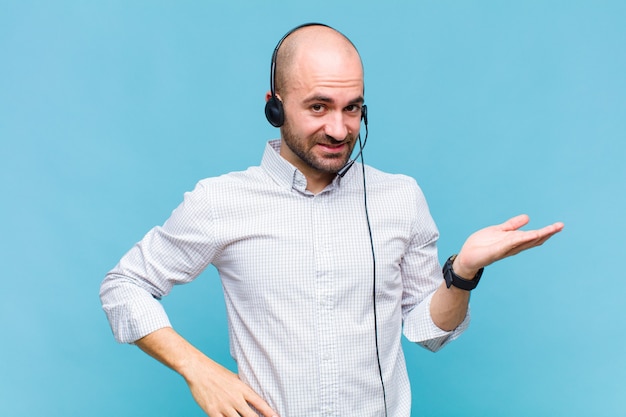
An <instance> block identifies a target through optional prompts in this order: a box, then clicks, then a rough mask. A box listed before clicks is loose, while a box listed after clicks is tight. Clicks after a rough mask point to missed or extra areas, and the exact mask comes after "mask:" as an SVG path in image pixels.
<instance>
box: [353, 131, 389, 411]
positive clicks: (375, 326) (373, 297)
mask: <svg viewBox="0 0 626 417" xmlns="http://www.w3.org/2000/svg"><path fill="white" fill-rule="evenodd" d="M367 136H368V131H367V125H365V141H364V143H363V144H361V135H359V146H360V147H361V150H362V149H363V147H364V146H365V143H367ZM360 159H361V171H362V173H363V202H364V207H365V220H366V221H367V231H368V233H369V237H370V247H371V249H372V277H373V285H372V300H373V304H374V338H375V341H376V363H377V364H378V375H379V376H380V385H381V387H382V388H383V403H384V405H385V417H387V391H386V390H385V381H384V379H383V368H382V366H381V365H380V349H379V347H378V318H377V315H376V254H375V252H374V238H373V237H372V226H371V225H370V216H369V212H368V210H367V185H366V183H365V161H364V160H363V152H361V155H360Z"/></svg>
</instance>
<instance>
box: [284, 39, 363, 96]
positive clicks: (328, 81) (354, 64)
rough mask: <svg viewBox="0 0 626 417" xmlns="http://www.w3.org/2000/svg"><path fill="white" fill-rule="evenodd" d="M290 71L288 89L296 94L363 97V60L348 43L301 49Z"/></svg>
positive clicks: (318, 45) (316, 45) (317, 45)
mask: <svg viewBox="0 0 626 417" xmlns="http://www.w3.org/2000/svg"><path fill="white" fill-rule="evenodd" d="M290 70H291V74H290V76H289V77H288V78H289V83H288V84H289V85H288V90H290V91H291V92H294V93H300V94H304V95H309V94H319V95H323V96H329V97H330V96H335V95H338V96H343V95H347V96H361V95H362V94H363V67H362V65H361V59H360V58H359V56H358V53H357V52H356V51H355V50H354V48H353V47H352V46H351V45H349V44H348V46H346V45H345V43H344V44H343V45H331V46H324V45H320V44H319V43H317V44H315V45H313V46H309V47H306V48H305V47H303V48H299V51H298V53H297V55H296V57H295V59H294V61H293V65H292V67H291V68H290ZM348 99H349V100H353V99H354V97H349V98H348Z"/></svg>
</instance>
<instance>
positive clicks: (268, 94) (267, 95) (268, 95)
mask: <svg viewBox="0 0 626 417" xmlns="http://www.w3.org/2000/svg"><path fill="white" fill-rule="evenodd" d="M270 98H272V92H271V91H268V92H267V93H265V102H266V103H267V102H268V101H269V100H270Z"/></svg>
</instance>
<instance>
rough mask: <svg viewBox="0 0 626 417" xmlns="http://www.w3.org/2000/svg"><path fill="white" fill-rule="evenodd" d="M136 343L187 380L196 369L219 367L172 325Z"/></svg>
mask: <svg viewBox="0 0 626 417" xmlns="http://www.w3.org/2000/svg"><path fill="white" fill-rule="evenodd" d="M135 344H136V345H137V346H138V347H139V348H140V349H141V350H143V351H144V352H146V353H147V354H148V355H150V356H152V357H153V358H155V359H156V360H158V361H159V362H161V363H162V364H164V365H166V366H167V367H169V368H171V369H173V370H174V371H176V372H178V373H179V374H180V375H181V376H182V377H183V378H185V379H186V380H187V381H189V380H190V379H193V377H192V373H193V371H194V370H197V369H200V368H202V367H203V366H206V365H210V366H216V367H219V366H220V365H218V364H217V363H216V362H214V361H212V360H211V359H209V358H208V357H207V356H206V355H204V354H203V353H202V352H200V351H199V350H198V349H197V348H196V347H194V346H193V345H192V344H191V343H189V342H188V341H187V340H186V339H185V338H183V337H182V336H181V335H179V334H178V333H177V332H176V331H175V330H174V329H172V328H171V327H165V328H162V329H159V330H157V331H154V332H152V333H150V334H149V335H147V336H145V337H142V338H141V339H139V340H137V341H136V342H135Z"/></svg>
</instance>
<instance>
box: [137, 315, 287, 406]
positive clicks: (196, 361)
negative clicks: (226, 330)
mask: <svg viewBox="0 0 626 417" xmlns="http://www.w3.org/2000/svg"><path fill="white" fill-rule="evenodd" d="M135 344H136V345H137V346H139V347H140V348H141V349H142V350H143V351H144V352H146V353H148V354H149V355H150V356H152V357H154V358H156V359H157V360H159V361H160V362H162V363H163V364H165V365H167V366H169V367H170V368H172V369H173V370H175V371H176V372H178V373H179V374H181V375H182V376H183V378H185V381H187V385H189V389H190V390H191V394H192V395H193V398H194V399H195V400H196V402H197V403H198V405H199V406H200V407H201V408H202V410H204V412H205V413H207V415H208V416H209V417H258V414H257V413H256V412H255V411H254V410H253V409H252V407H254V408H255V409H256V410H258V411H259V412H260V413H261V415H262V416H263V417H277V416H278V414H277V413H276V412H275V411H274V410H272V409H271V408H270V406H269V405H268V404H267V403H266V402H265V401H264V400H263V398H261V397H260V396H259V395H258V394H257V393H256V392H254V391H253V390H252V388H250V387H249V386H248V385H246V384H245V383H243V382H242V381H241V380H240V379H239V377H238V376H237V375H236V374H234V373H232V372H231V371H229V370H228V369H226V368H224V367H223V366H221V365H220V364H218V363H217V362H215V361H213V360H211V359H209V358H208V357H207V356H206V355H204V354H203V353H202V352H200V351H199V350H198V349H196V348H195V347H194V346H192V345H191V344H190V343H189V342H188V341H187V340H185V339H184V338H183V337H182V336H180V335H179V334H178V333H176V332H175V331H174V329H172V328H171V327H164V328H162V329H159V330H156V331H154V332H152V333H150V334H149V335H147V336H144V337H142V338H141V339H139V340H137V341H136V342H135ZM251 406H252V407H251Z"/></svg>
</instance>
